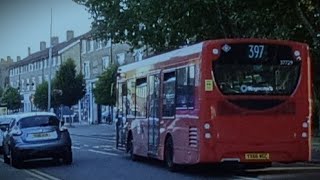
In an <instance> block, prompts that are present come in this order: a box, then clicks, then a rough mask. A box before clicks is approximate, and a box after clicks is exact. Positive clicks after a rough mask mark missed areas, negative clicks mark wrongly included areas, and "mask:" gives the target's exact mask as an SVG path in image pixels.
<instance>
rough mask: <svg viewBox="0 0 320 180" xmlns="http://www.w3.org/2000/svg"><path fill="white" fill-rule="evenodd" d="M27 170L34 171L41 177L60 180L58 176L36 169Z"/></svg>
mask: <svg viewBox="0 0 320 180" xmlns="http://www.w3.org/2000/svg"><path fill="white" fill-rule="evenodd" d="M29 171H31V172H33V173H35V174H37V175H40V176H43V177H45V178H47V179H49V180H60V179H59V178H56V177H53V176H51V175H49V174H46V173H43V172H41V171H38V170H36V169H30V170H29Z"/></svg>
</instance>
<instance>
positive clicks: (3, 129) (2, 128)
mask: <svg viewBox="0 0 320 180" xmlns="http://www.w3.org/2000/svg"><path fill="white" fill-rule="evenodd" d="M0 130H1V131H3V132H5V131H7V130H8V128H7V127H6V126H3V125H1V126H0Z"/></svg>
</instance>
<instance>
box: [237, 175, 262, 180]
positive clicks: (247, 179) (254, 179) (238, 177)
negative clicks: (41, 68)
mask: <svg viewBox="0 0 320 180" xmlns="http://www.w3.org/2000/svg"><path fill="white" fill-rule="evenodd" d="M232 177H233V178H236V179H244V180H259V178H251V177H244V176H232ZM233 178H232V179H233Z"/></svg>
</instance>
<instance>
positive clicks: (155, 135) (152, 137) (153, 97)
mask: <svg viewBox="0 0 320 180" xmlns="http://www.w3.org/2000/svg"><path fill="white" fill-rule="evenodd" d="M148 83H149V101H148V107H149V108H148V111H149V112H148V154H150V155H157V152H158V147H159V124H160V123H159V122H160V121H159V111H160V110H159V109H160V105H159V103H160V75H159V74H154V75H150V76H149V82H148Z"/></svg>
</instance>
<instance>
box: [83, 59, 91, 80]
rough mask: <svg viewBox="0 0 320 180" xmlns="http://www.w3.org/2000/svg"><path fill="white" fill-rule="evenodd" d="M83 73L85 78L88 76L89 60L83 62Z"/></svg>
mask: <svg viewBox="0 0 320 180" xmlns="http://www.w3.org/2000/svg"><path fill="white" fill-rule="evenodd" d="M83 74H84V77H85V78H89V77H90V64H89V62H84V63H83Z"/></svg>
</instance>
